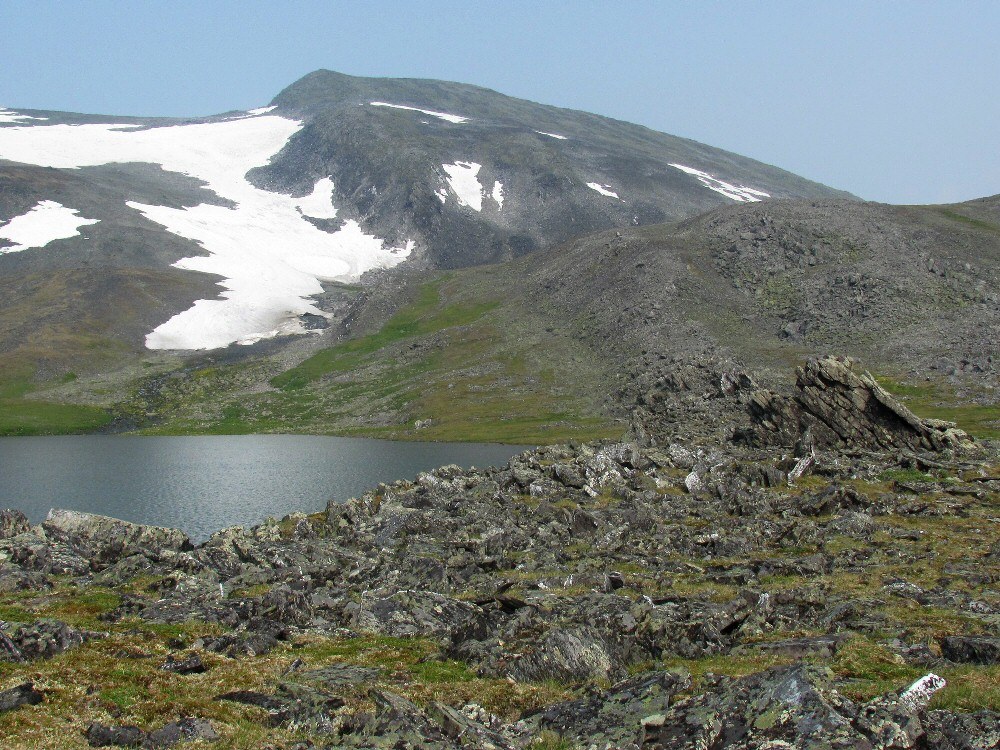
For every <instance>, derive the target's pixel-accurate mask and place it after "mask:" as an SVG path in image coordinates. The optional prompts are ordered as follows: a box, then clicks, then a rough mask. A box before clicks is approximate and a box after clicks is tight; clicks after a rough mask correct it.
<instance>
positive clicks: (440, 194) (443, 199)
mask: <svg viewBox="0 0 1000 750" xmlns="http://www.w3.org/2000/svg"><path fill="white" fill-rule="evenodd" d="M434 195H436V196H437V197H438V198H440V199H441V202H442V203H447V202H448V191H447V190H445V189H444V188H440V189H438V190H435V191H434Z"/></svg>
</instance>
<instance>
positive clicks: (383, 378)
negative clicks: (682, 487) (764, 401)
mask: <svg viewBox="0 0 1000 750" xmlns="http://www.w3.org/2000/svg"><path fill="white" fill-rule="evenodd" d="M980 205H981V202H979V201H976V202H973V203H971V204H958V205H952V206H924V207H913V206H910V207H900V206H886V205H878V204H860V203H857V202H848V201H844V202H838V201H835V202H802V201H796V202H793V201H784V202H770V203H766V204H765V203H762V204H748V205H742V206H734V207H730V208H723V209H717V210H715V211H712V212H709V213H706V214H704V215H702V216H699V217H695V218H692V219H689V220H685V221H682V222H679V223H674V224H664V225H657V226H653V227H643V228H635V229H627V230H616V231H612V232H608V233H604V234H598V235H593V236H589V237H586V238H582V239H579V240H575V241H573V242H570V243H567V244H565V245H562V246H560V247H558V248H555V249H553V250H551V251H549V252H544V253H536V254H534V255H532V256H528V257H525V258H521V259H518V260H516V261H514V262H511V263H506V264H495V265H489V266H483V267H477V268H472V269H466V270H463V271H458V272H450V273H447V274H444V275H441V274H433V273H425V274H424V275H420V276H413V275H400V274H393V275H391V276H389V277H387V278H385V279H384V280H383V281H382V282H381V283H379V284H374V285H371V286H367V287H364V288H363V289H362V290H360V291H359V293H358V296H357V297H356V299H355V301H354V302H353V303H352V306H351V308H350V312H349V314H348V316H347V318H346V320H345V323H344V324H343V325H342V326H341V328H340V329H339V331H336V332H334V331H328V332H326V333H325V334H324V336H323V338H322V339H321V340H326V341H331V343H332V342H333V341H336V340H337V339H335V338H334V337H335V336H340V337H342V339H341V341H342V342H341V343H336V344H335V345H333V346H331V347H329V348H325V349H321V350H319V351H318V352H316V353H313V354H311V355H310V356H309V357H306V358H305V359H304V360H303V361H301V362H299V363H298V364H296V365H295V366H294V367H291V368H289V364H290V363H292V362H294V361H295V360H289V359H288V357H287V351H285V352H283V353H281V354H277V353H272V354H270V355H267V354H265V353H263V352H262V354H261V356H260V357H258V358H254V359H249V358H246V357H244V358H241V359H240V361H238V362H236V361H233V360H232V359H229V360H227V359H226V358H225V357H221V356H218V355H214V356H211V357H209V358H204V359H202V360H199V361H198V362H197V363H195V364H193V365H192V366H190V367H189V368H188V369H187V370H186V371H184V372H183V373H181V372H178V373H175V375H174V376H173V377H172V378H170V379H160V380H158V381H156V384H155V388H153V389H152V390H155V396H149V397H146V398H138V399H136V400H135V401H134V402H133V404H132V406H131V407H130V408H132V410H133V411H134V412H135V411H138V412H141V413H142V414H144V415H145V414H147V413H148V414H150V415H152V416H151V417H149V418H147V419H145V421H141V424H142V425H144V426H145V427H146V428H147V429H153V430H158V431H167V432H172V431H182V432H188V431H193V432H200V431H206V430H207V431H237V432H240V431H299V430H304V431H309V432H340V433H346V434H371V435H380V436H389V437H427V438H431V439H499V440H509V441H511V442H517V441H522V442H530V441H538V442H550V441H551V440H552V439H565V438H568V437H573V436H577V437H581V438H585V437H595V436H601V435H607V436H613V435H620V434H621V433H622V432H623V431H624V430H626V429H629V428H632V427H635V426H636V425H635V424H633V422H634V420H636V419H638V420H639V422H641V423H644V424H646V427H645V428H644V429H650V430H653V431H654V432H662V431H666V433H670V434H675V435H681V434H683V435H684V436H685V439H690V438H691V436H692V433H694V434H704V435H705V436H706V437H712V438H713V439H714V438H717V437H719V434H725V433H727V431H728V432H731V428H732V426H733V424H734V423H735V421H736V417H735V416H734V414H733V413H732V411H731V410H732V409H736V410H737V411H738V412H739V413H742V412H744V411H745V405H744V404H739V403H736V402H730V401H727V400H726V399H718V398H715V397H714V395H713V394H716V395H717V394H718V383H719V382H720V378H721V377H722V375H723V374H724V373H726V372H730V373H732V372H737V371H745V372H746V373H747V374H748V375H749V376H751V377H752V378H753V379H755V380H756V381H757V382H758V384H760V385H761V386H767V387H772V388H777V389H779V390H780V389H782V388H784V387H786V386H787V384H788V383H789V375H790V374H791V373H792V371H793V365H795V364H797V363H799V362H801V361H802V360H804V359H805V358H806V357H807V356H810V355H813V354H823V353H836V354H841V355H850V356H852V357H855V358H857V359H858V360H860V361H861V362H862V363H863V365H864V366H866V367H867V368H869V369H870V370H871V371H872V372H873V373H875V374H876V375H877V376H879V377H880V378H882V381H883V383H884V384H885V385H887V387H889V388H890V389H891V390H893V391H894V392H896V393H898V394H901V395H902V396H903V397H905V398H907V399H909V401H910V403H912V404H913V405H914V407H915V408H917V409H918V411H921V413H923V414H924V415H925V416H937V417H943V418H952V419H957V420H958V421H959V422H960V423H962V424H963V426H965V427H967V428H968V429H970V430H971V431H972V432H973V433H975V434H979V435H983V436H990V435H992V436H996V435H997V434H998V424H997V420H998V419H1000V414H998V407H997V406H996V402H997V392H996V387H997V368H998V363H1000V352H998V345H997V342H996V338H995V336H994V335H993V332H994V331H995V330H997V325H998V323H1000V319H998V318H1000V304H998V296H997V292H996V289H998V288H1000V286H998V282H1000V279H998V277H997V268H998V267H1000V266H998V260H1000V229H997V228H996V225H993V224H991V223H989V222H987V221H986V220H984V219H978V218H975V217H976V211H977V207H979V206H980ZM406 300H408V301H407V302H401V301H406ZM305 354H308V352H306V351H303V352H302V354H301V355H300V356H304V355H305ZM79 387H80V386H79V384H75V385H73V386H70V387H69V388H76V389H77V390H79ZM147 392H152V391H151V390H150V389H147ZM706 394H707V397H706ZM720 409H722V410H723V411H719V410H720ZM727 409H728V410H730V411H729V412H726V411H725V410H727ZM706 410H707V411H706ZM418 422H419V423H420V427H419V428H416V427H415V424H416V423H418Z"/></svg>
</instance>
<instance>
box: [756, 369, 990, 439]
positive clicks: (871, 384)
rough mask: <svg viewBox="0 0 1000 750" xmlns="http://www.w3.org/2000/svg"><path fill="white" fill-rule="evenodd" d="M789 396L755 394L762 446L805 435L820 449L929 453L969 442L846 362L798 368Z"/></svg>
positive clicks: (949, 426)
mask: <svg viewBox="0 0 1000 750" xmlns="http://www.w3.org/2000/svg"><path fill="white" fill-rule="evenodd" d="M795 385H796V392H795V395H794V396H792V397H791V398H786V397H782V396H778V395H776V394H774V393H771V392H769V391H758V392H756V393H754V395H753V398H752V400H751V402H750V414H751V416H752V417H753V419H754V422H755V423H756V424H757V425H758V427H759V430H758V432H757V435H758V439H759V440H760V441H761V442H764V443H777V444H780V445H792V444H794V443H795V442H796V440H798V439H799V438H800V436H802V435H803V434H809V435H811V440H812V441H813V443H814V444H815V445H816V446H818V447H822V448H830V447H842V446H846V445H850V446H852V447H853V448H865V449H869V450H896V449H900V448H906V449H909V450H932V451H940V450H945V449H955V448H965V447H970V446H971V440H970V439H969V437H968V435H966V434H965V433H964V432H963V431H961V430H959V429H957V428H956V427H955V425H954V424H953V423H951V422H943V421H941V420H934V419H920V418H919V417H917V416H916V415H914V414H913V412H911V411H910V410H909V409H907V408H906V407H905V406H903V405H902V404H900V403H899V402H898V401H897V400H896V399H894V398H893V397H892V396H891V395H889V393H888V392H887V391H886V390H885V389H884V388H882V386H880V385H879V384H878V383H876V382H875V380H874V378H872V377H871V376H870V375H868V374H867V373H864V374H861V375H859V374H856V373H855V372H854V371H853V370H852V369H851V362H850V360H846V359H842V358H836V357H819V358H815V359H811V360H809V361H808V362H807V363H806V364H805V365H804V366H803V367H800V368H798V370H797V378H796V384H795Z"/></svg>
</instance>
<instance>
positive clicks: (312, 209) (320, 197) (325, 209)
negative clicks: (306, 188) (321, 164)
mask: <svg viewBox="0 0 1000 750" xmlns="http://www.w3.org/2000/svg"><path fill="white" fill-rule="evenodd" d="M298 200H299V202H298V203H297V204H296V205H297V206H298V209H299V212H300V213H301V214H302V215H303V216H308V217H310V218H313V219H335V218H337V209H336V207H335V206H334V205H333V180H331V179H330V178H329V177H324V178H323V179H321V180H319V181H318V182H317V183H316V186H315V187H314V188H313V191H312V193H310V194H309V195H307V196H305V197H304V198H299V199H298Z"/></svg>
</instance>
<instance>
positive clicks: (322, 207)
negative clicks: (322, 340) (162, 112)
mask: <svg viewBox="0 0 1000 750" xmlns="http://www.w3.org/2000/svg"><path fill="white" fill-rule="evenodd" d="M133 127H137V126H120V125H107V124H102V125H48V126H34V127H8V128H0V158H3V159H10V160H12V161H19V162H24V163H27V164H36V165H39V166H46V167H57V168H63V169H73V168H78V167H84V166H97V165H101V164H109V163H125V162H150V163H154V164H159V165H161V166H162V167H163V169H165V170H167V171H171V172H179V173H181V174H186V175H190V176H191V177H194V178H196V179H199V180H202V181H204V182H205V183H206V186H207V187H208V189H210V190H212V191H213V192H215V193H216V194H217V195H219V196H220V197H222V198H225V199H228V200H230V201H232V202H233V203H235V204H236V206H235V208H226V207H223V206H213V205H208V204H201V205H198V206H193V207H190V208H180V209H176V208H169V207H165V206H155V205H146V204H141V203H136V202H129V203H128V204H127V205H129V206H130V207H131V208H134V209H136V210H137V211H139V212H141V213H142V214H143V215H144V216H145V217H146V218H148V219H149V220H151V221H154V222H156V223H157V224H160V225H162V226H163V227H165V228H166V229H167V230H168V231H170V232H173V233H174V234H177V235H179V236H181V237H185V238H187V239H190V240H193V241H195V242H197V243H199V244H200V245H201V246H202V247H204V248H205V249H206V250H207V251H208V252H209V255H208V256H207V257H204V256H199V257H192V258H182V259H181V260H179V261H178V262H177V263H175V264H174V265H175V266H177V267H178V268H184V269H188V270H192V271H201V272H204V273H211V274H217V275H219V276H222V277H223V281H221V282H219V283H220V286H222V287H223V288H224V290H225V291H223V292H222V299H218V300H200V301H198V302H196V303H195V304H194V306H193V307H191V308H190V309H188V310H185V311H184V312H182V313H180V314H179V315H176V316H174V317H173V318H171V319H170V320H168V321H167V322H166V323H164V324H163V325H161V326H159V327H158V328H157V329H156V330H154V331H153V332H152V333H150V334H149V335H148V336H147V337H146V346H147V347H148V348H150V349H215V348H219V347H224V346H227V345H229V344H231V343H244V344H245V343H252V342H253V341H257V340H259V339H262V338H268V337H271V336H276V335H278V334H287V333H305V332H306V329H305V328H304V327H303V326H302V324H301V321H300V320H299V318H298V316H300V315H302V314H303V313H312V314H314V315H324V313H323V312H322V310H320V309H319V308H318V307H316V306H315V305H314V304H313V303H312V302H311V301H310V300H309V297H311V296H312V295H315V294H319V293H321V292H322V291H323V288H322V285H321V283H320V282H321V281H327V280H333V281H350V280H353V279H356V278H357V277H358V276H360V275H361V274H362V273H364V272H365V271H367V270H369V269H371V268H376V267H390V266H394V265H397V264H398V263H400V262H401V261H403V260H404V259H405V258H406V257H407V255H408V254H409V251H410V249H412V245H409V244H408V245H407V246H406V247H405V248H387V247H385V245H384V243H383V241H382V240H380V239H378V238H377V237H373V236H372V235H368V234H365V233H364V232H363V231H362V230H361V227H360V226H359V225H358V223H357V222H355V221H347V222H345V223H344V226H343V227H341V228H340V229H339V230H338V231H336V232H333V233H328V232H323V231H321V230H320V229H318V228H316V227H315V226H314V225H313V224H311V223H310V222H309V221H307V220H306V219H305V218H304V216H303V214H304V213H309V215H314V214H316V213H319V214H323V215H327V216H328V215H330V214H332V213H333V212H334V211H335V209H334V208H333V206H332V204H331V203H330V202H329V200H328V198H329V196H330V195H331V193H332V187H333V185H332V182H330V183H329V184H327V182H325V179H327V178H324V180H320V181H319V182H318V183H317V185H316V187H315V189H314V190H313V193H312V195H310V196H307V197H306V198H293V197H292V196H289V195H282V194H280V193H271V192H268V191H266V190H261V189H259V188H257V187H254V186H253V185H252V184H250V182H249V181H248V180H247V179H246V174H247V172H248V171H249V170H250V169H252V168H253V167H257V166H262V165H264V164H267V163H268V161H269V160H270V158H271V157H272V156H273V155H274V154H276V153H277V152H278V151H280V150H281V148H283V147H284V145H285V144H286V143H287V142H288V139H289V138H291V137H292V135H294V134H295V133H296V132H298V130H299V129H300V128H301V127H302V125H301V123H299V122H297V121H295V120H289V119H286V118H283V117H277V116H268V115H265V116H261V117H252V118H244V119H236V120H227V121H224V122H214V123H199V124H195V125H175V126H171V127H163V128H150V129H147V130H132V129H130V128H133Z"/></svg>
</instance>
